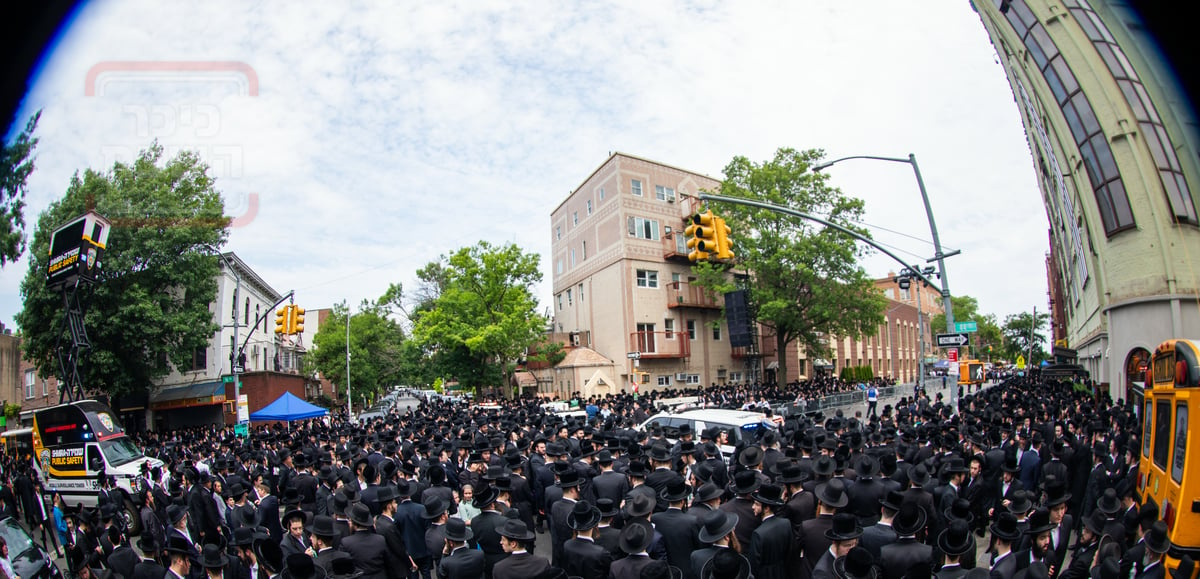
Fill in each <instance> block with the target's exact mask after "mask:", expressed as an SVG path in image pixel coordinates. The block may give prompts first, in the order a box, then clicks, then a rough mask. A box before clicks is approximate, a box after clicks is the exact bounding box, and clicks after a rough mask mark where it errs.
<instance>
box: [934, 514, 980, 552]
mask: <svg viewBox="0 0 1200 579" xmlns="http://www.w3.org/2000/svg"><path fill="white" fill-rule="evenodd" d="M937 546H938V549H941V550H942V552H943V553H945V554H947V555H951V556H955V557H961V556H962V555H965V554H966V553H967V552H969V551H971V550H972V549H974V548H975V541H974V540H972V538H971V524H970V523H969V522H968V521H967V520H966V519H954V520H952V521H950V526H948V527H946V530H944V531H942V532H941V533H939V534H938V538H937Z"/></svg>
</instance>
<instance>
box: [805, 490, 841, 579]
mask: <svg viewBox="0 0 1200 579" xmlns="http://www.w3.org/2000/svg"><path fill="white" fill-rule="evenodd" d="M814 494H815V495H816V497H817V516H816V518H813V519H809V520H807V521H804V523H803V524H801V525H800V540H801V542H802V544H803V546H804V562H803V564H801V565H800V566H799V567H800V568H799V569H798V571H799V576H800V578H801V579H809V578H810V577H812V572H813V568H814V567H815V566H816V564H817V561H819V560H820V559H821V556H822V555H824V554H825V551H828V550H829V545H831V544H832V542H831V541H830V540H829V539H828V538H827V537H826V536H825V531H828V530H829V529H831V528H833V515H834V513H836V512H837V511H838V509H844V508H846V505H848V504H850V499H849V498H848V497H847V496H846V487H845V483H843V482H842V480H841V479H832V480H830V481H829V482H824V483H821V484H820V486H818V487H817V488H816V492H815V493H814Z"/></svg>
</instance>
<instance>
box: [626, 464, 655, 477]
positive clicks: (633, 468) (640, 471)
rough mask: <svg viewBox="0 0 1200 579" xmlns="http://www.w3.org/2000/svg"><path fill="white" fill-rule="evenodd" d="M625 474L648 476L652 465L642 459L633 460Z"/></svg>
mask: <svg viewBox="0 0 1200 579" xmlns="http://www.w3.org/2000/svg"><path fill="white" fill-rule="evenodd" d="M625 474H627V475H629V476H631V477H635V478H646V476H647V475H649V474H650V466H649V465H647V464H646V463H645V462H644V461H641V460H631V461H629V466H628V467H626V469H625Z"/></svg>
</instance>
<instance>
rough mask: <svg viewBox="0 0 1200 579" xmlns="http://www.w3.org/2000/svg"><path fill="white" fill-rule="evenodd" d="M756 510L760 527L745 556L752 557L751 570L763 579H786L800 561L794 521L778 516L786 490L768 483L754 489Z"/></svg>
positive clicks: (751, 536) (753, 534) (752, 535)
mask: <svg viewBox="0 0 1200 579" xmlns="http://www.w3.org/2000/svg"><path fill="white" fill-rule="evenodd" d="M751 496H752V497H753V498H754V504H755V511H756V512H757V513H759V514H760V516H761V519H760V522H759V524H758V527H756V528H755V529H754V532H753V533H751V535H750V545H749V549H748V550H747V552H746V558H747V559H749V560H750V569H751V570H752V571H753V572H754V576H755V577H757V578H760V579H786V578H787V577H790V576H791V573H790V572H789V569H794V568H795V564H796V563H798V562H799V560H800V557H799V554H798V552H799V546H798V545H797V544H796V541H795V540H794V538H793V534H792V523H791V521H789V520H788V519H786V518H784V517H781V516H777V515H778V514H779V511H780V510H781V509H783V507H784V502H783V489H782V488H780V487H779V486H777V485H773V484H765V485H762V486H760V487H759V488H758V490H756V491H754V492H753V493H752V494H751Z"/></svg>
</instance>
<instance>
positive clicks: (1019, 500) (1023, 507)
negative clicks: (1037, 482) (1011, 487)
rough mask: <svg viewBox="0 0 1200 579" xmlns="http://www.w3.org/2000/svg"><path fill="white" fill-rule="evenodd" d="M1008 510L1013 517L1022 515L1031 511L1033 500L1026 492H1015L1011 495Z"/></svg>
mask: <svg viewBox="0 0 1200 579" xmlns="http://www.w3.org/2000/svg"><path fill="white" fill-rule="evenodd" d="M1008 510H1009V511H1010V512H1012V514H1014V515H1018V516H1019V515H1024V514H1025V513H1028V512H1029V511H1032V510H1033V500H1032V497H1031V496H1030V494H1029V492H1028V491H1017V492H1014V493H1013V494H1012V499H1011V501H1010V502H1009V503H1008Z"/></svg>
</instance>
